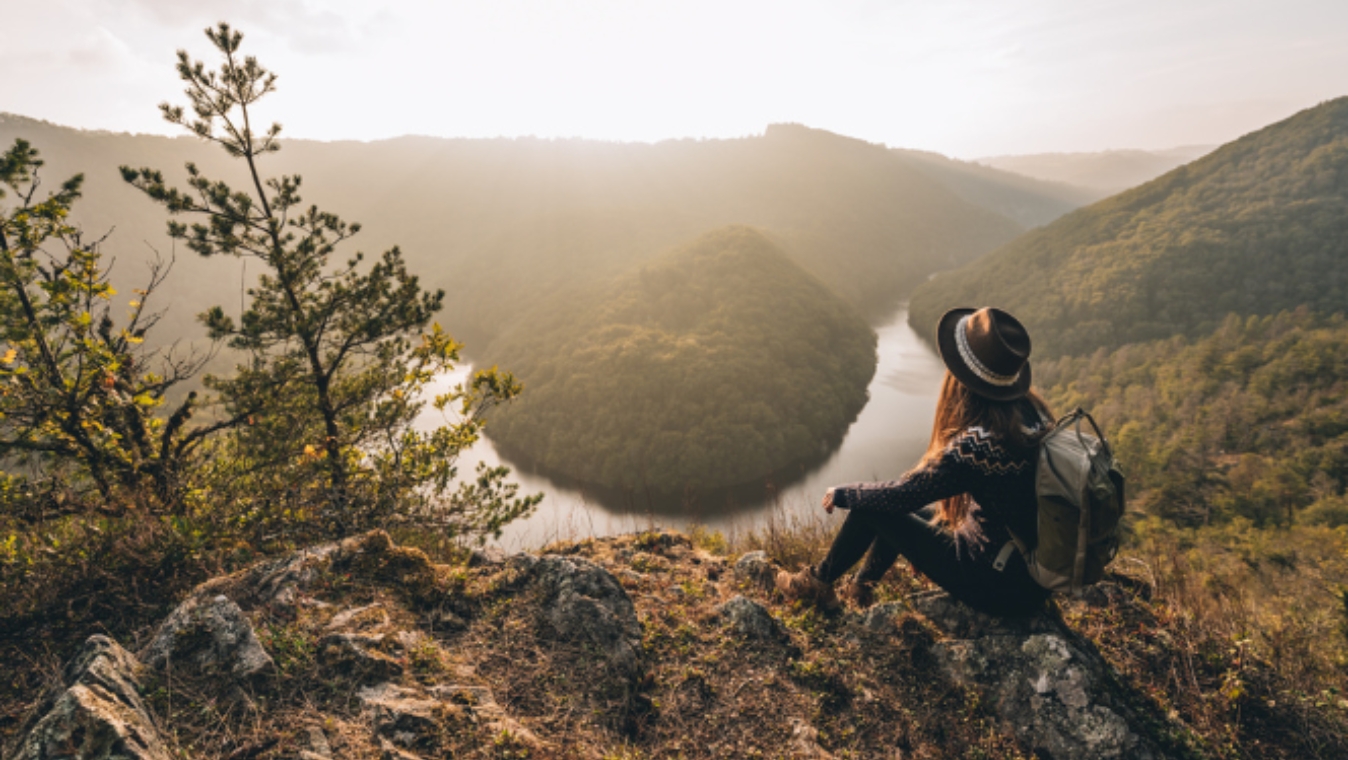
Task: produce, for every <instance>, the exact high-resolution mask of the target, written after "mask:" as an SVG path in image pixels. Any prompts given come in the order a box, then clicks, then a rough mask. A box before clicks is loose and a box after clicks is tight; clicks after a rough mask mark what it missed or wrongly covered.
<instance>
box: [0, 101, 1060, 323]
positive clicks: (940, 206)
mask: <svg viewBox="0 0 1348 760" xmlns="http://www.w3.org/2000/svg"><path fill="white" fill-rule="evenodd" d="M15 137H24V138H25V139H28V140H29V141H30V142H32V143H33V144H34V145H35V146H36V147H37V148H38V149H39V150H41V151H42V155H43V157H44V158H45V159H46V160H47V162H48V165H47V167H45V169H44V174H45V176H46V177H48V178H49V179H50V181H52V182H55V181H58V179H57V178H62V179H63V178H64V177H66V176H69V175H71V174H74V173H76V172H83V173H84V174H85V176H86V183H85V198H84V200H83V201H82V203H81V204H80V207H79V209H78V216H77V218H76V219H75V221H76V222H78V223H82V224H83V225H84V226H85V227H86V228H87V229H88V230H90V232H92V233H96V234H99V235H101V234H102V233H104V232H106V231H108V230H110V229H111V230H114V231H113V234H112V235H111V236H110V237H109V238H108V239H107V241H106V242H105V244H104V251H105V253H107V254H108V255H109V256H110V257H113V258H115V259H116V260H117V261H118V269H117V271H116V272H114V277H115V278H120V277H124V276H125V277H131V276H135V277H139V274H140V272H139V270H140V263H141V262H143V261H144V260H145V259H146V258H148V257H150V256H152V255H153V254H152V252H151V247H153V248H155V249H158V250H159V251H160V253H161V254H163V255H164V256H166V257H167V256H169V255H170V254H171V253H172V252H173V251H172V247H171V245H170V244H169V241H168V238H167V237H166V236H165V234H164V223H165V216H164V214H163V212H162V210H161V209H159V208H158V207H156V206H155V205H154V204H152V203H150V202H148V201H147V200H146V199H145V198H143V197H141V196H140V194H139V193H137V192H136V191H135V190H134V189H132V188H130V187H127V186H126V185H125V184H124V183H123V182H122V179H121V177H120V175H119V173H118V171H117V167H118V166H119V165H124V164H125V165H130V166H133V167H140V166H154V167H159V168H162V169H163V170H164V171H165V175H166V179H167V180H169V181H171V182H181V181H183V179H184V177H185V172H183V171H182V166H183V164H184V163H185V162H187V161H192V162H195V163H196V164H197V165H198V166H199V167H200V168H201V170H202V172H203V173H204V174H205V175H207V176H210V177H219V178H222V179H224V180H226V181H229V182H230V183H231V184H238V183H239V182H240V180H242V179H244V178H242V177H240V176H238V172H237V168H235V167H231V166H230V165H229V162H228V161H226V160H225V157H224V156H223V155H216V154H217V153H219V151H213V150H211V149H210V148H211V146H209V145H205V144H202V143H199V142H196V141H193V140H190V139H171V138H165V137H157V136H150V135H126V134H112V133H107V132H95V131H81V130H75V129H69V128H65V127H59V126H56V125H53V124H49V123H45V122H41V121H37V120H33V119H28V118H25V117H21V116H13V115H0V142H3V143H5V144H8V143H10V142H12V141H13V139H14V138H15ZM261 160H262V161H263V166H262V168H263V170H264V171H265V172H267V173H270V174H282V173H286V174H289V173H298V174H301V175H303V176H304V180H305V181H304V185H303V186H302V187H301V194H302V195H303V196H305V198H304V199H305V201H306V203H307V202H313V203H317V204H318V205H320V206H321V207H323V208H328V209H332V210H333V211H335V212H337V213H340V214H341V215H342V216H343V217H344V218H347V219H351V220H354V221H359V222H362V223H364V225H365V231H364V232H362V233H361V235H360V237H358V238H357V239H356V240H355V241H354V244H355V246H356V247H359V248H361V249H363V250H365V251H366V252H370V253H373V252H377V251H380V250H383V249H384V248H386V247H388V246H389V245H391V244H393V243H394V242H397V243H398V244H400V245H401V247H402V250H403V251H404V253H405V254H406V256H407V258H408V261H409V263H410V265H411V266H412V267H413V268H414V269H415V270H416V271H417V272H419V273H421V274H422V277H423V279H424V280H426V281H427V282H428V284H430V285H433V286H442V287H446V288H447V289H449V290H450V291H451V292H454V293H455V294H456V297H455V298H452V299H448V301H447V303H446V306H445V314H444V315H443V317H444V321H445V323H446V327H447V328H448V329H450V330H451V331H453V332H454V334H455V335H456V336H459V337H462V338H465V339H467V341H468V343H469V348H470V350H476V349H477V348H479V347H480V346H481V344H482V343H483V342H485V341H486V340H488V339H490V338H492V337H494V336H496V335H498V334H500V333H501V332H502V330H503V329H504V328H505V327H506V326H508V324H509V323H510V322H511V321H512V320H513V319H515V318H516V317H518V316H519V314H520V313H521V311H522V308H523V307H524V306H526V305H527V304H529V303H532V302H534V301H537V300H541V299H544V298H546V297H547V295H548V294H549V293H551V292H552V291H554V290H556V289H558V288H565V287H571V286H576V285H584V284H585V283H587V282H599V281H603V280H605V279H607V278H609V277H611V276H613V275H615V274H617V273H619V272H621V271H624V270H626V269H628V268H630V267H632V266H634V265H636V264H639V263H640V262H641V261H643V260H644V259H645V258H647V257H649V256H650V255H652V253H653V252H655V251H660V250H664V249H666V248H669V247H671V246H674V245H678V244H679V243H681V242H683V241H686V240H689V239H691V238H693V237H695V236H697V235H699V234H701V233H703V232H705V231H707V230H710V229H715V228H717V227H721V226H724V225H727V224H749V225H753V226H756V227H758V228H760V229H763V230H766V231H769V232H770V233H771V234H772V235H774V237H775V239H777V240H778V241H779V243H780V244H781V245H782V247H783V250H784V251H785V252H786V253H787V255H789V256H790V257H791V258H792V259H793V260H795V261H796V262H797V263H798V264H800V265H801V266H802V267H804V268H805V269H806V270H807V271H809V272H811V273H812V274H814V275H815V276H817V277H819V278H820V279H822V280H824V281H825V282H826V283H828V284H829V286H830V287H831V288H833V289H834V290H835V291H837V292H838V293H839V294H840V295H843V296H844V297H845V298H847V299H849V300H850V301H851V302H852V303H853V304H854V305H856V306H858V307H859V308H861V309H862V310H863V311H864V312H866V313H868V314H876V313H880V312H882V311H884V310H886V309H887V308H889V307H890V306H891V305H892V304H893V303H894V301H895V300H896V299H898V298H900V297H902V296H903V295H904V294H905V293H906V292H907V291H908V290H910V289H911V288H912V287H913V286H914V285H916V284H917V283H919V282H921V281H922V280H924V279H925V278H926V277H928V276H929V275H930V274H931V273H932V272H934V271H937V270H940V269H947V268H950V267H952V266H957V265H960V264H963V263H966V262H968V261H972V260H973V259H975V258H977V257H978V256H980V255H982V254H984V253H986V252H988V251H990V250H992V249H994V248H996V247H997V246H998V245H1001V244H1002V243H1005V242H1007V241H1009V240H1010V239H1012V238H1013V237H1014V236H1015V235H1017V234H1018V233H1019V232H1020V231H1021V230H1022V225H1021V224H1018V223H1017V222H1016V221H1013V219H1012V218H1010V217H1017V215H1016V213H1014V212H1012V213H1010V214H1009V215H1008V214H1007V213H1004V212H1006V211H1007V210H1008V209H1012V208H1018V207H1027V208H1030V207H1032V208H1039V206H1042V205H1043V204H1042V197H1041V196H1042V193H1040V192H1039V191H1038V190H1037V189H1035V187H1032V186H1027V189H1025V190H1024V191H1022V190H1020V189H1017V188H1014V187H1009V186H1005V185H1003V184H997V185H996V186H995V187H992V188H990V189H988V190H987V191H986V192H985V193H984V194H985V195H996V196H997V202H996V203H990V204H984V205H980V202H979V200H978V192H979V186H978V183H979V182H980V180H978V179H977V178H973V179H966V180H962V181H961V184H960V186H959V187H958V188H956V189H954V190H952V189H951V183H950V182H947V181H944V180H942V179H941V178H940V177H939V176H937V174H938V173H934V172H933V170H932V169H931V168H930V167H928V168H924V169H921V170H920V169H919V167H918V166H917V165H916V164H915V163H914V162H913V161H912V160H908V159H906V158H905V157H904V156H901V155H898V154H896V153H895V152H894V151H891V150H889V149H887V148H885V147H884V146H880V145H873V144H869V143H865V142H862V141H859V140H854V139H850V138H846V137H841V136H838V135H834V134H830V133H828V132H823V131H820V130H813V129H808V128H805V127H802V126H798V125H773V126H771V127H769V128H768V129H767V130H766V132H765V133H764V134H762V135H757V136H751V137H745V138H741V139H730V140H671V141H666V142H661V143H656V144H621V143H605V142H596V141H585V140H540V139H495V140H470V139H439V138H425V137H404V138H397V139H392V140H384V141H378V142H370V143H359V142H333V143H322V142H313V141H304V140H287V141H286V142H285V147H284V149H283V150H282V151H280V152H279V153H276V154H272V155H268V156H266V157H264V158H262V159H261ZM970 183H972V184H970ZM1022 196H1023V197H1022ZM1036 204H1038V205H1036ZM1052 208H1053V209H1058V208H1060V207H1059V206H1057V205H1054V206H1053V207H1052ZM1037 213H1040V215H1041V216H1042V213H1041V212H1037ZM1048 213H1056V211H1049V212H1048ZM1017 218H1019V217H1017ZM1035 218H1036V219H1038V218H1039V217H1038V216H1036V217H1035ZM255 269H256V268H254V270H248V269H247V268H246V267H245V266H244V265H243V264H242V263H241V262H239V261H237V260H230V259H215V260H211V261H203V260H201V259H199V258H198V257H196V256H195V255H194V254H190V253H189V252H187V251H182V250H180V251H177V265H176V267H175V271H174V273H173V274H172V275H171V276H170V280H169V281H168V282H167V283H166V286H165V288H164V289H163V292H164V293H165V294H171V302H172V303H171V304H170V305H171V306H172V307H173V312H172V314H171V315H170V319H169V320H168V321H167V322H166V323H165V325H164V327H165V328H172V329H173V330H175V331H176V333H175V335H174V337H190V336H194V335H201V334H203V332H202V331H201V330H200V329H199V328H198V327H197V326H196V324H195V321H194V319H193V317H194V315H195V314H196V313H197V312H199V311H201V310H202V309H204V308H205V307H207V306H210V305H213V304H221V305H223V306H224V307H225V308H226V309H227V310H228V309H229V308H230V307H231V306H237V304H238V302H239V291H240V288H241V287H242V286H243V285H245V284H247V283H249V282H251V281H252V279H253V278H254V277H255V276H256V274H257V273H256V271H255Z"/></svg>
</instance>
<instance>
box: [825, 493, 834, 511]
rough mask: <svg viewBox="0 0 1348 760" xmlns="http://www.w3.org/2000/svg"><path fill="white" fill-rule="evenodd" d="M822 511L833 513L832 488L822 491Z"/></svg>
mask: <svg viewBox="0 0 1348 760" xmlns="http://www.w3.org/2000/svg"><path fill="white" fill-rule="evenodd" d="M824 511H825V512H827V513H829V514H833V489H832V488H830V489H828V490H827V491H825V492H824Z"/></svg>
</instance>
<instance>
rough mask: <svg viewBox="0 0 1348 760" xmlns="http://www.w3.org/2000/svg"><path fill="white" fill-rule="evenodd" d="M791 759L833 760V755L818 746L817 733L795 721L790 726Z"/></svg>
mask: <svg viewBox="0 0 1348 760" xmlns="http://www.w3.org/2000/svg"><path fill="white" fill-rule="evenodd" d="M791 757H792V758H798V760H807V758H808V759H809V760H833V755H832V754H830V753H829V751H828V750H826V749H824V748H823V747H821V746H819V731H818V730H816V729H815V727H814V726H811V725H810V724H809V723H806V722H805V721H803V720H796V721H794V722H793V723H792V726H791Z"/></svg>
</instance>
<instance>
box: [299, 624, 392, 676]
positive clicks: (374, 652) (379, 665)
mask: <svg viewBox="0 0 1348 760" xmlns="http://www.w3.org/2000/svg"><path fill="white" fill-rule="evenodd" d="M385 638H386V637H385V635H384V634H382V633H373V634H371V633H330V634H328V635H327V636H324V637H323V638H322V639H319V641H318V658H319V662H321V663H322V664H323V666H324V667H326V668H330V669H332V670H335V671H337V672H340V673H342V674H343V675H346V676H347V677H349V678H352V679H353V680H356V681H359V682H365V683H371V682H378V681H387V680H389V679H392V678H397V677H398V676H400V675H402V672H403V665H402V662H401V661H400V660H398V659H397V658H395V657H392V656H390V655H388V654H386V653H384V652H383V651H381V649H382V647H384V646H385V644H386V641H385Z"/></svg>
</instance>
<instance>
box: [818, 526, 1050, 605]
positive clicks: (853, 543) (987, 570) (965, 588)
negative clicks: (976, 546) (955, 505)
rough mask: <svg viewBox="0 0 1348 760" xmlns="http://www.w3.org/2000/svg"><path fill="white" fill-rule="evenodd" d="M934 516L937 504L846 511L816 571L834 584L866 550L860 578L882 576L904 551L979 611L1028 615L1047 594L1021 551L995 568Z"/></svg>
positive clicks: (915, 565) (995, 549) (992, 549)
mask: <svg viewBox="0 0 1348 760" xmlns="http://www.w3.org/2000/svg"><path fill="white" fill-rule="evenodd" d="M935 516H936V509H935V507H927V508H926V509H924V510H922V511H920V512H917V513H914V514H906V515H893V514H885V513H874V512H872V513H867V512H855V511H852V512H848V514H847V519H846V520H844V521H843V525H842V529H841V530H839V531H838V535H837V536H835V537H834V539H833V546H832V547H831V548H830V549H829V552H828V556H826V557H824V560H823V561H822V562H820V563H819V565H818V566H817V567H816V568H815V575H817V576H818V577H819V578H820V579H822V580H825V581H828V582H829V583H832V582H833V581H835V580H837V579H838V578H840V577H841V576H842V574H843V573H845V572H847V570H848V569H849V568H851V567H852V565H855V564H856V563H857V561H858V560H860V559H861V556H862V555H863V554H865V553H866V550H867V549H870V555H869V556H867V557H866V563H865V564H864V565H862V567H861V571H860V572H858V573H857V579H858V580H861V581H878V580H880V578H881V577H883V576H884V574H885V572H886V571H887V570H889V568H890V567H891V566H892V565H893V564H894V561H895V560H896V559H898V558H899V555H900V554H902V555H903V556H904V557H907V558H908V563H909V564H911V565H912V566H913V568H914V569H916V570H917V571H918V572H920V573H922V574H923V575H925V576H927V577H928V578H930V579H931V580H932V581H934V582H935V583H936V584H937V585H939V586H940V587H941V588H943V589H945V590H946V592H947V593H949V594H950V595H951V596H953V597H955V598H956V599H958V600H960V601H961V602H964V603H965V604H967V605H969V606H970V607H973V608H974V609H976V610H979V611H980V612H986V613H988V614H990V615H1007V616H1011V615H1026V614H1029V613H1031V612H1033V611H1035V610H1037V609H1039V607H1040V606H1041V605H1042V604H1043V603H1044V600H1045V599H1047V598H1048V596H1049V592H1048V590H1047V589H1045V588H1043V587H1042V586H1040V585H1039V584H1038V583H1036V582H1035V581H1034V579H1033V578H1031V577H1030V574H1029V573H1028V572H1027V571H1026V570H1025V561H1024V559H1022V558H1021V556H1020V553H1019V552H1012V553H1011V558H1010V560H1009V561H1008V562H1007V563H1006V567H1005V568H1003V569H1002V570H997V569H995V568H994V567H993V566H992V560H993V557H992V556H988V554H987V553H979V554H978V555H977V556H975V554H974V553H972V552H970V547H967V546H965V547H961V546H959V545H958V544H957V543H956V540H955V536H954V535H953V534H952V533H951V532H950V531H948V530H945V529H943V528H942V527H941V526H939V525H936V524H934V522H933V520H934V518H935ZM1000 550H1001V547H1000V546H996V547H989V551H990V552H991V553H992V554H993V555H995V554H996V552H998V551H1000Z"/></svg>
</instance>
